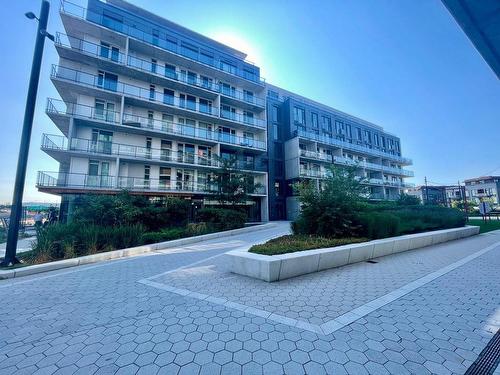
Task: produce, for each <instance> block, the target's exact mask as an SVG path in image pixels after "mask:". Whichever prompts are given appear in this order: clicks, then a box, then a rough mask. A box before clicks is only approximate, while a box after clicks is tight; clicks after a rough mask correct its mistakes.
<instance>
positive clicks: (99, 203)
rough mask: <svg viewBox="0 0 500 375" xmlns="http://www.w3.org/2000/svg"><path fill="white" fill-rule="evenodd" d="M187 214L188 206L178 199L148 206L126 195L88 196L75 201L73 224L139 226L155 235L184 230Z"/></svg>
mask: <svg viewBox="0 0 500 375" xmlns="http://www.w3.org/2000/svg"><path fill="white" fill-rule="evenodd" d="M189 210H190V202H189V201H187V200H185V199H179V198H167V199H165V200H162V201H159V202H151V201H150V200H148V199H147V198H145V197H142V196H135V195H131V194H129V193H127V192H122V193H120V194H118V195H92V194H89V195H86V196H84V197H81V198H79V199H78V200H77V202H76V207H75V211H74V213H73V215H72V221H73V222H75V223H80V224H85V225H99V226H104V227H117V226H124V225H133V224H141V225H143V226H144V227H146V229H147V230H149V231H156V230H159V229H162V228H165V227H182V226H185V225H186V224H187V221H188V216H189Z"/></svg>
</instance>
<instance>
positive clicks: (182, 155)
mask: <svg viewBox="0 0 500 375" xmlns="http://www.w3.org/2000/svg"><path fill="white" fill-rule="evenodd" d="M42 149H44V150H57V151H75V152H83V153H91V154H100V155H110V156H120V157H123V158H131V159H140V160H152V161H161V162H167V163H174V164H189V165H197V166H205V167H214V168H219V167H221V166H222V161H221V160H220V158H219V157H217V156H208V155H200V154H196V153H191V152H185V151H172V150H171V149H158V148H149V147H141V146H135V145H128V144H121V143H115V142H108V141H102V140H96V141H93V140H89V139H83V138H72V139H71V142H68V139H67V138H66V137H63V136H60V135H52V134H43V137H42ZM234 166H235V168H238V169H247V170H255V171H265V167H264V166H262V165H259V164H258V162H257V161H254V162H251V161H247V160H241V159H237V160H236V161H235V165H234Z"/></svg>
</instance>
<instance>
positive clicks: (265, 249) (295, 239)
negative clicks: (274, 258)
mask: <svg viewBox="0 0 500 375" xmlns="http://www.w3.org/2000/svg"><path fill="white" fill-rule="evenodd" d="M365 241H368V239H366V238H325V237H314V236H306V235H291V234H289V235H286V236H281V237H277V238H273V239H272V240H269V241H267V242H266V243H264V244H259V245H254V246H252V247H251V248H250V250H249V251H250V252H252V253H255V254H262V255H279V254H287V253H294V252H296V251H302V250H312V249H320V248H324V247H335V246H342V245H348V244H352V243H359V242H365Z"/></svg>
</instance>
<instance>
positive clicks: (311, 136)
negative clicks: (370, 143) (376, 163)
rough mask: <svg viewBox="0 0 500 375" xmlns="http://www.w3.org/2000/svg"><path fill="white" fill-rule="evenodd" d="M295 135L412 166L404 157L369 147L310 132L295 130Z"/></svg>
mask: <svg viewBox="0 0 500 375" xmlns="http://www.w3.org/2000/svg"><path fill="white" fill-rule="evenodd" d="M295 135H297V136H299V137H301V138H305V139H309V140H312V141H316V142H321V143H324V144H328V145H333V146H337V147H340V148H345V149H348V150H352V151H358V152H362V153H365V154H371V155H377V156H380V157H381V158H385V159H392V160H396V161H398V162H400V163H402V164H406V165H410V164H412V161H411V159H408V158H404V157H402V156H399V155H394V154H390V153H387V152H383V151H380V150H376V149H372V148H369V147H364V146H361V145H355V144H353V143H349V142H346V141H341V140H339V139H336V138H330V137H325V136H323V135H319V134H313V133H310V132H306V131H304V130H296V131H295Z"/></svg>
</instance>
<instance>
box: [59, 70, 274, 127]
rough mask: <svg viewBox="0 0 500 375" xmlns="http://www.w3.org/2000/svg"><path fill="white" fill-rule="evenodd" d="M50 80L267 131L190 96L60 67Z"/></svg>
mask: <svg viewBox="0 0 500 375" xmlns="http://www.w3.org/2000/svg"><path fill="white" fill-rule="evenodd" d="M51 78H52V79H59V80H64V81H67V82H71V83H76V84H78V85H83V86H85V87H88V88H91V89H97V90H104V91H106V92H109V93H112V94H116V95H120V96H121V95H125V96H126V97H129V98H133V99H138V100H140V101H141V103H142V104H144V102H145V101H146V102H147V103H149V104H148V105H147V106H150V105H151V104H154V105H158V106H160V108H161V109H160V110H162V109H163V107H170V108H175V109H180V110H182V112H190V113H196V114H200V115H202V116H203V117H205V118H207V119H208V121H213V120H214V119H220V120H229V121H231V122H234V123H238V124H240V125H244V126H249V127H257V128H259V129H265V128H266V122H265V121H264V120H261V119H257V118H252V117H248V116H243V115H240V114H234V113H230V114H228V113H226V112H227V111H221V114H220V115H219V110H218V109H217V108H214V107H212V105H211V104H210V103H208V101H207V103H208V104H205V103H201V102H198V101H196V98H195V100H189V95H187V96H185V97H181V96H178V95H177V96H176V95H169V94H166V93H162V92H159V91H155V90H151V89H147V88H144V87H139V86H135V85H130V84H128V83H123V82H121V81H118V80H115V79H111V78H109V77H106V76H100V75H99V76H96V75H94V74H90V73H86V72H83V71H80V70H76V69H72V68H67V67H64V66H58V65H52V72H51ZM202 100H203V98H202Z"/></svg>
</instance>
